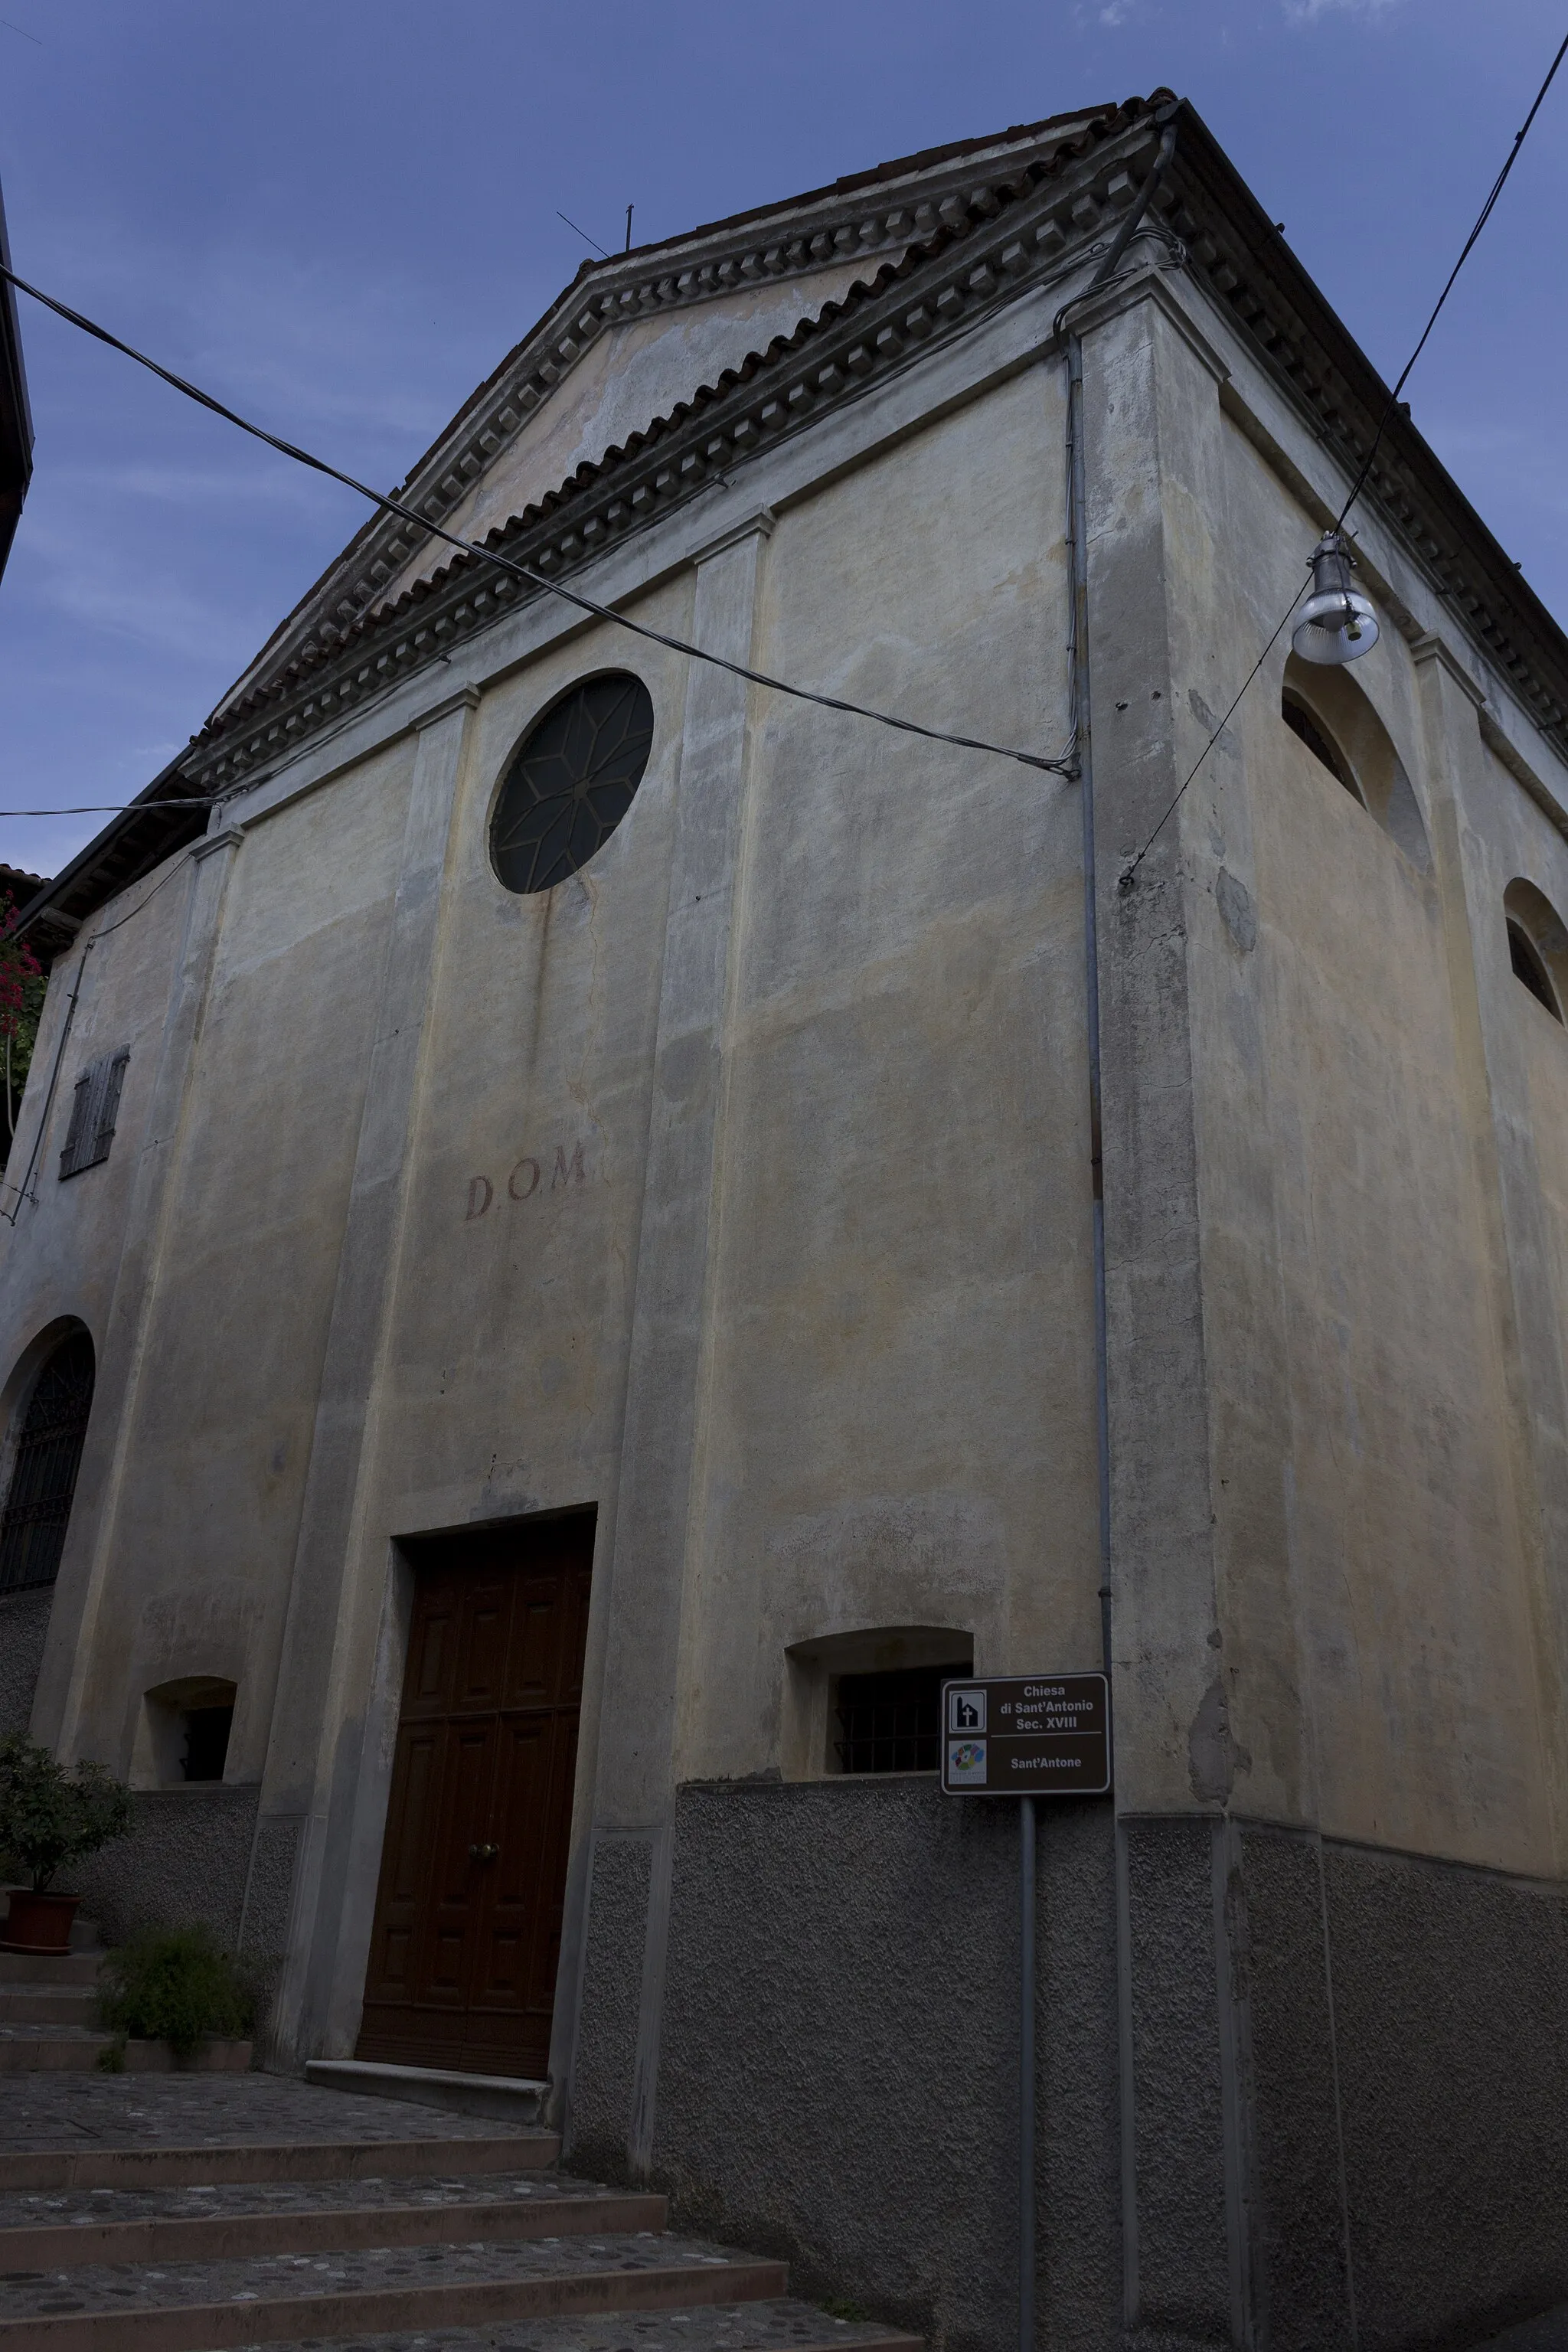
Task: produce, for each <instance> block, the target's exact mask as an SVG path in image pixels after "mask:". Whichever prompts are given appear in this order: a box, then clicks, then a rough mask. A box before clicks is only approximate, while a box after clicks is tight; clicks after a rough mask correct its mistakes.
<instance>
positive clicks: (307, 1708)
mask: <svg viewBox="0 0 1568 2352" xmlns="http://www.w3.org/2000/svg"><path fill="white" fill-rule="evenodd" d="M478 703H479V694H478V692H477V690H476V689H475V688H472V687H465V688H462V689H461V691H459V692H458V693H456V694H451V695H448V696H447V697H446V698H444V699H443V700H441V701H440V702H438V703H436V704H435V705H433V706H432V707H431V708H430V709H427V710H426V711H425V712H424V713H423V714H422V716H421V718H420V719H418V720H417V721H416V725H417V728H418V739H419V740H418V747H417V751H416V756H415V763H414V782H413V786H412V790H411V792H410V795H409V803H408V814H407V817H406V820H405V828H404V836H403V851H402V859H401V863H400V866H399V871H398V881H397V891H396V896H395V901H394V905H393V912H392V919H391V926H390V933H389V937H388V940H387V945H386V957H385V963H384V969H383V974H382V983H381V997H380V1005H379V1011H378V1013H377V1019H376V1024H375V1033H374V1042H373V1045H372V1047H371V1056H370V1069H369V1072H368V1076H367V1083H366V1087H365V1097H364V1111H363V1118H362V1121H361V1125H360V1133H359V1141H358V1146H357V1149H356V1151H355V1155H354V1169H353V1180H352V1182H351V1186H350V1191H349V1201H348V1209H347V1215H346V1218H345V1223H344V1229H343V1238H342V1248H341V1251H340V1254H339V1258H338V1273H337V1281H336V1285H335V1287H334V1291H333V1297H332V1309H331V1321H330V1324H329V1326H328V1333H327V1344H326V1350H325V1355H324V1360H323V1363H322V1370H321V1388H320V1391H319V1396H318V1402H317V1406H316V1417H315V1426H314V1430H313V1433H312V1437H311V1445H310V1467H309V1469H308V1471H307V1473H306V1478H305V1494H304V1501H303V1505H302V1507H301V1511H300V1532H299V1537H298V1539H297V1542H296V1546H295V1554H294V1567H293V1574H292V1580H291V1583H290V1587H289V1614H288V1619H287V1622H286V1625H285V1630H284V1639H283V1654H282V1660H281V1664H280V1670H279V1684H278V1696H277V1702H276V1706H275V1708H274V1713H273V1721H272V1737H271V1741H270V1744H269V1746H268V1756H267V1766H266V1770H265V1773H264V1776H263V1781H262V1799H261V1818H260V1822H259V1824H258V1832H257V1846H256V1851H255V1853H254V1854H253V1856H252V1862H251V1872H250V1885H249V1887H248V1889H247V1899H246V1919H245V1925H244V1930H243V1933H244V1937H245V1940H246V1941H247V1944H249V1945H250V1946H252V1947H253V1948H258V1949H261V1948H264V1947H266V1946H269V1945H271V1944H272V1943H273V1942H274V1939H275V1938H278V1937H279V1928H280V1927H281V1926H282V1921H281V1917H280V1910H281V1905H282V1901H283V1898H284V1889H285V1887H286V1886H291V1890H292V1891H291V1898H290V1902H289V1918H288V1927H287V1936H286V1949H287V1958H286V1960H285V1965H284V1972H283V1977H282V1980H281V1983H280V1985H279V1993H278V2000H277V2004H276V2008H275V2011H274V2018H273V2026H272V2034H273V2042H274V2046H275V2048H276V2049H277V2050H278V2052H279V2054H280V2055H285V2056H288V2057H289V2058H300V2057H303V2056H310V2055H314V2054H317V2043H318V2042H319V2041H320V2039H321V2034H322V2032H323V2031H324V2030H325V2024H326V2020H327V2017H328V2014H329V2011H330V2009H331V1991H332V1979H333V1968H334V1960H335V1956H336V1953H337V1948H338V1940H339V1935H340V1930H341V1926H342V1912H343V1908H344V1905H345V1902H347V1901H348V1900H350V1898H351V1896H352V1894H353V1892H354V1891H355V1890H354V1889H353V1888H351V1887H350V1885H349V1883H348V1877H349V1874H348V1867H347V1865H348V1856H349V1851H350V1846H351V1843H352V1831H353V1821H354V1815H355V1794H356V1789H357V1785H358V1781H359V1777H360V1766H361V1760H362V1755H363V1748H364V1741H365V1729H366V1697H367V1690H368V1685H369V1684H370V1682H371V1680H372V1676H373V1662H374V1650H375V1645H376V1640H377V1632H378V1628H379V1627H380V1626H381V1624H382V1620H383V1616H384V1608H385V1601H386V1591H387V1576H388V1569H387V1564H386V1562H385V1561H384V1559H370V1558H368V1557H363V1558H362V1556H361V1555H362V1549H363V1547H362V1546H361V1545H360V1543H359V1542H358V1541H357V1540H356V1538H357V1536H358V1534H359V1531H360V1522H361V1517H362V1513H363V1487H364V1479H365V1473H366V1464H367V1459H368V1453H369V1440H368V1436H367V1431H368V1426H369V1423H370V1420H371V1415H372V1411H373V1402H374V1393H375V1387H376V1380H377V1374H378V1370H379V1367H380V1365H381V1360H382V1356H383V1351H384V1345H385V1339H386V1332H387V1324H388V1317H389V1311H390V1307H391V1301H392V1297H393V1293H394V1290H395V1267H396V1263H397V1256H398V1244H399V1239H400V1235H401V1230H402V1222H403V1214H404V1207H405V1194H406V1180H407V1165H408V1157H409V1153H408V1143H409V1135H410V1129H411V1124H412V1120H413V1117H414V1111H415V1105H416V1093H417V1087H418V1078H419V1069H420V1063H421V1058H422V1053H423V1047H424V1041H425V1034H426V1018H427V1013H428V1007H429V1001H430V994H431V985H432V979H433V974H434V969H435V962H436V956H437V942H438V936H439V916H440V908H441V902H442V885H443V880H444V877H445V875H446V870H447V854H448V848H449V844H450V837H451V830H452V817H453V812H454V809H455V807H456V804H457V799H458V784H459V781H460V778H461V773H462V763H463V754H464V750H465V747H466V744H467V740H468V721H469V716H470V713H471V712H472V711H473V710H474V709H475V708H476V707H477V706H478ZM361 1669H363V1671H361ZM378 1859H379V1853H377V1854H376V1855H375V1856H374V1857H373V1860H372V1864H371V1868H372V1871H373V1873H374V1864H375V1862H376V1861H377V1860H378ZM358 1891H359V1892H360V1893H362V1894H363V1889H360V1890H358ZM371 1894H372V1896H373V1897H374V1885H372V1888H371Z"/></svg>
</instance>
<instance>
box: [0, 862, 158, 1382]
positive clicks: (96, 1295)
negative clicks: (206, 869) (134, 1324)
mask: <svg viewBox="0 0 1568 2352" xmlns="http://www.w3.org/2000/svg"><path fill="white" fill-rule="evenodd" d="M189 879H190V877H189V871H188V867H187V866H186V864H185V861H184V860H183V859H172V860H170V861H169V864H168V865H167V866H163V867H161V868H160V869H159V871H158V872H157V873H156V874H154V875H153V876H152V877H149V878H148V880H146V881H143V882H141V883H138V884H137V885H136V886H135V887H134V888H132V889H130V890H127V891H125V892H123V893H122V894H121V896H120V897H119V898H116V899H114V900H112V901H111V902H110V904H109V905H108V906H106V907H105V908H103V909H102V910H101V913H100V915H98V916H96V917H95V918H94V919H93V920H92V923H91V924H90V925H89V930H90V931H92V932H96V933H97V934H98V935H99V937H98V943H97V944H96V945H95V946H94V947H93V949H92V951H91V953H90V954H89V956H88V957H87V959H86V963H85V966H84V963H83V956H82V947H81V946H78V947H76V948H74V949H73V950H71V952H70V953H69V954H68V955H62V956H61V957H60V958H59V959H58V961H57V962H56V964H55V966H54V969H53V971H52V972H51V973H50V976H49V988H48V995H47V1003H46V1006H45V1011H44V1016H43V1020H42V1023H41V1024H40V1026H39V1031H38V1042H37V1048H36V1050H35V1054H34V1059H33V1066H32V1070H31V1071H30V1073H29V1076H28V1085H27V1089H26V1097H25V1100H24V1102H23V1104H22V1107H21V1110H20V1113H19V1116H18V1118H17V1131H16V1143H15V1145H14V1146H13V1148H12V1151H11V1155H10V1160H9V1164H8V1166H7V1169H6V1173H5V1190H4V1192H0V1203H3V1205H4V1208H5V1212H6V1217H5V1220H4V1221H0V1332H3V1333H4V1341H3V1342H0V1345H3V1346H4V1348H5V1350H6V1351H7V1352H6V1353H5V1356H4V1359H3V1360H0V1381H3V1380H4V1379H5V1378H6V1377H7V1376H8V1374H9V1371H10V1368H11V1365H12V1363H13V1362H14V1361H15V1360H16V1357H17V1356H18V1355H20V1353H21V1352H22V1350H23V1349H25V1348H26V1346H27V1344H28V1342H29V1341H30V1340H31V1339H32V1338H33V1337H34V1335H35V1334H36V1333H37V1331H39V1330H41V1329H43V1328H45V1327H46V1326H47V1325H48V1324H50V1323H52V1322H54V1321H55V1320H56V1319H57V1318H58V1317H60V1316H62V1315H69V1316H75V1317H76V1318H79V1320H80V1321H81V1322H83V1323H85V1324H86V1325H87V1328H88V1329H89V1332H90V1333H91V1334H92V1338H93V1344H94V1346H95V1348H98V1349H101V1346H102V1342H103V1333H104V1324H105V1320H106V1318H107V1316H108V1313H109V1307H110V1299H111V1298H112V1297H113V1292H114V1279H115V1276H116V1274H117V1272H118V1270H119V1265H120V1251H121V1237H122V1234H123V1231H124V1224H125V1218H126V1213H127V1210H128V1208H129V1204H130V1201H131V1194H132V1186H133V1183H134V1179H135V1171H136V1161H137V1156H138V1154H139V1152H140V1150H141V1149H142V1140H143V1137H144V1133H145V1127H146V1118H147V1109H148V1104H149V1101H150V1098H151V1095H152V1089H153V1076H154V1073H155V1070H156V1067H157V1059H158V1048H159V1044H160V1041H161V1039H162V1035H163V1020H164V1015H165V1013H166V1011H167V1009H168V1002H169V984H170V976H171V972H172V970H173V967H174V959H175V956H176V955H177V953H178V950H179V943H180V937H181V933H182V930H183V929H184V905H185V894H186V891H187V888H188V885H189ZM159 885H162V887H156V886H159ZM136 908H141V911H140V912H133V911H132V910H134V909H136ZM127 915H129V916H130V917H131V919H130V920H129V921H125V922H121V918H122V917H125V916H127ZM111 925H118V926H119V928H118V929H113V930H112V931H111V930H110V926H111ZM83 945H85V940H84V942H83ZM73 991H76V992H77V1003H76V1010H75V1013H74V1015H73V1016H72V1017H71V1021H70V1033H69V1036H68V1040H67V1042H66V1047H65V1053H64V1057H63V1059H60V1060H59V1061H58V1072H59V1075H58V1081H57V1083H56V1085H55V1088H54V1097H53V1101H52V1103H51V1104H50V1107H49V1112H48V1120H47V1127H46V1129H45V1132H44V1135H43V1138H42V1143H41V1148H40V1150H39V1152H38V1156H37V1169H36V1172H35V1176H34V1178H33V1180H32V1182H31V1184H30V1186H29V1190H30V1191H36V1192H37V1206H36V1207H35V1206H34V1205H33V1203H32V1202H31V1201H30V1200H29V1201H26V1202H22V1203H21V1204H20V1205H18V1203H17V1200H16V1190H15V1187H16V1185H17V1184H18V1183H19V1182H20V1181H21V1179H22V1176H23V1173H24V1171H25V1170H26V1164H27V1161H28V1159H29V1157H30V1155H31V1152H32V1147H33V1139H34V1138H35V1136H36V1135H37V1123H38V1120H39V1119H40V1118H41V1117H42V1116H43V1112H44V1104H45V1100H46V1097H47V1090H48V1085H49V1079H50V1076H51V1074H52V1073H53V1072H54V1070H55V1068H56V1066H57V1058H58V1052H59V1045H60V1037H61V1033H62V1030H63V1029H64V1027H65V1024H66V1019H67V1014H68V1009H69V1001H70V997H71V995H72V992H73ZM122 1046H129V1047H130V1049H131V1060H130V1064H129V1066H128V1067H127V1069H126V1073H125V1081H124V1086H123V1088H122V1090H121V1097H120V1111H119V1118H118V1122H117V1127H116V1131H115V1138H114V1143H113V1148H112V1149H111V1150H110V1156H109V1158H108V1159H107V1160H103V1161H100V1163H99V1165H98V1166H97V1167H94V1168H89V1169H84V1170H83V1171H81V1173H80V1174H79V1175H76V1176H71V1177H68V1178H66V1179H65V1180H64V1181H61V1179H60V1172H59V1169H60V1162H59V1155H60V1151H61V1149H62V1147H63V1146H64V1143H65V1139H66V1130H67V1128H68V1125H69V1122H70V1107H71V1094H72V1088H73V1087H74V1085H75V1082H76V1080H77V1079H78V1078H79V1076H81V1073H82V1071H83V1070H84V1069H85V1068H86V1066H87V1065H88V1064H89V1062H91V1061H94V1060H96V1059H97V1057H98V1056H99V1055H100V1054H106V1053H114V1052H118V1051H119V1049H120V1048H121V1047H122ZM12 1211H15V1212H16V1222H15V1223H11V1222H10V1221H9V1220H10V1213H11V1212H12Z"/></svg>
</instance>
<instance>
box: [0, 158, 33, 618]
mask: <svg viewBox="0 0 1568 2352" xmlns="http://www.w3.org/2000/svg"><path fill="white" fill-rule="evenodd" d="M0 261H3V262H4V263H5V267H6V268H7V269H9V268H10V267H11V247H10V245H9V243H8V242H7V240H6V236H5V199H4V197H0ZM32 478H33V413H32V410H31V409H30V408H29V407H28V405H27V377H26V370H25V369H24V367H23V365H22V330H21V326H20V323H19V322H18V320H17V317H16V290H15V289H14V288H13V287H12V286H11V285H10V284H9V283H8V282H7V281H6V280H5V278H0V572H4V571H5V558H6V557H7V556H8V555H9V554H10V552H11V541H13V540H14V539H15V537H16V525H17V523H18V522H19V521H20V520H21V515H22V501H23V499H25V498H26V495H27V484H28V483H29V482H30V481H31V480H32Z"/></svg>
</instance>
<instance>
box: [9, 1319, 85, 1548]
mask: <svg viewBox="0 0 1568 2352" xmlns="http://www.w3.org/2000/svg"><path fill="white" fill-rule="evenodd" d="M92 1377H93V1368H92V1341H91V1340H90V1339H89V1338H88V1336H87V1333H86V1332H85V1331H79V1332H78V1333H77V1335H76V1337H75V1338H74V1339H68V1340H67V1341H66V1342H65V1345H64V1346H63V1347H60V1348H57V1349H56V1350H55V1352H54V1354H53V1355H52V1356H51V1357H50V1358H49V1360H48V1362H47V1364H46V1365H45V1366H44V1369H43V1370H42V1371H41V1372H40V1373H39V1374H38V1378H37V1383H36V1385H35V1387H34V1390H33V1393H32V1396H31V1398H30V1399H29V1401H28V1404H27V1411H26V1418H25V1419H24V1421H23V1423H22V1434H21V1436H20V1438H19V1439H18V1440H17V1444H16V1465H15V1467H14V1468H13V1470H12V1473H11V1491H10V1493H9V1495H8V1496H6V1498H5V1512H4V1515H3V1516H0V1592H21V1591H26V1590H27V1589H29V1588H31V1587H33V1586H36V1585H42V1584H52V1583H53V1582H54V1580H55V1579H56V1577H57V1576H58V1574H59V1568H60V1554H61V1552H62V1551H64V1549H65V1542H66V1528H67V1525H68V1521H69V1519H70V1509H71V1496H72V1495H73V1494H74V1493H75V1492H76V1474H77V1467H78V1465H79V1463H80V1461H81V1448H82V1440H83V1439H84V1438H85V1436H86V1435H87V1417H88V1414H89V1412H90V1411H91V1410H92Z"/></svg>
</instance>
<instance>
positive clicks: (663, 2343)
mask: <svg viewBox="0 0 1568 2352" xmlns="http://www.w3.org/2000/svg"><path fill="white" fill-rule="evenodd" d="M635 2326H636V2331H637V2333H636V2343H637V2352H922V2347H921V2339H920V2337H919V2336H905V2335H902V2334H900V2332H899V2331H898V2330H897V2329H890V2328H886V2327H883V2326H879V2324H878V2323H877V2322H876V2321H874V2320H862V2321H856V2320H848V2321H846V2320H842V2319H835V2318H833V2317H832V2316H831V2315H829V2314H827V2313H826V2312H822V2311H818V2310H817V2309H816V2308H815V2307H814V2305H811V2304H809V2303H797V2302H795V2300H794V2298H793V2297H773V2296H770V2297H769V2298H768V2299H767V2300H766V2301H764V2302H761V2303H746V2304H730V2303H721V2304H710V2305H708V2306H707V2307H706V2308H705V2309H699V2310H695V2311H691V2310H687V2311H671V2312H666V2313H662V2314H660V2315H658V2317H657V2318H652V2319H647V2318H645V2319H639V2320H637V2322H636V2323H635ZM627 2334H628V2331H627V2326H626V2321H625V2319H618V2318H616V2317H613V2316H605V2317H603V2318H588V2317H581V2318H574V2319H543V2320H535V2321H534V2322H533V2323H532V2324H531V2326H530V2327H529V2328H528V2332H527V2334H526V2335H525V2336H520V2335H519V2333H518V2331H517V2329H516V2328H515V2327H506V2328H504V2329H502V2328H494V2327H490V2328H485V2327H443V2328H442V2330H441V2332H440V2335H439V2336H438V2337H437V2338H436V2339H435V2343H436V2344H437V2345H438V2347H439V2352H627ZM431 2347H432V2339H431V2338H430V2337H429V2336H396V2335H367V2336H355V2337H354V2338H353V2343H352V2345H351V2344H343V2343H337V2344H334V2343H331V2342H327V2343H324V2344H319V2343H313V2344H311V2345H310V2347H305V2346H302V2345H279V2346H278V2347H276V2352H431Z"/></svg>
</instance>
